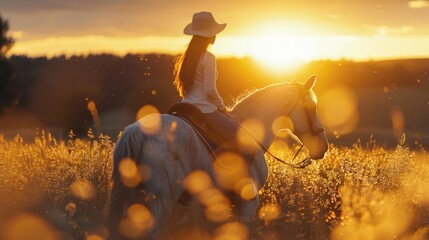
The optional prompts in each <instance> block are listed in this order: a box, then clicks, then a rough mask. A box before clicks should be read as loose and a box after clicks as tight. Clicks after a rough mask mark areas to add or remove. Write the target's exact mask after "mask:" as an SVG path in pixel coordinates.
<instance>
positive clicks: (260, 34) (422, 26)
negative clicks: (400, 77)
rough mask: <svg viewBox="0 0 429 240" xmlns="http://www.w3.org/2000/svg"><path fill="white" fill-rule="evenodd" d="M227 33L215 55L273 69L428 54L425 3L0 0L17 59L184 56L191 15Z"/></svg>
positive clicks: (387, 0) (392, 0) (423, 0)
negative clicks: (203, 15)
mask: <svg viewBox="0 0 429 240" xmlns="http://www.w3.org/2000/svg"><path fill="white" fill-rule="evenodd" d="M199 11H211V12H213V15H214V16H215V18H216V20H217V21H218V22H219V23H227V24H228V25H227V28H226V29H225V31H224V32H222V33H221V34H219V36H218V39H217V42H216V44H215V45H214V46H213V48H212V51H213V52H215V53H216V54H217V55H219V56H238V57H241V56H251V57H255V58H256V59H259V60H261V61H267V62H269V63H270V64H273V65H275V64H285V63H287V62H293V61H308V60H314V59H322V58H323V59H326V58H331V59H339V58H347V59H353V60H369V59H386V58H404V57H406V58H412V57H429V44H428V43H429V28H428V23H429V1H426V0H414V1H407V0H383V1H376V0H360V1H352V0H323V1H320V0H306V1H291V0H268V1H261V0H246V1H231V0H211V1H208V0H180V1H179V0H73V1H69V0H1V1H0V14H1V15H2V16H3V17H4V18H6V19H8V20H9V23H10V28H11V32H12V35H13V37H14V38H15V39H16V44H15V46H14V48H13V49H12V51H11V54H27V55H30V56H40V55H47V56H55V55H60V54H66V55H71V54H88V53H100V52H108V53H116V54H126V53H128V52H132V53H137V52H162V53H179V52H181V51H182V50H183V49H184V47H185V46H186V44H187V42H188V41H189V37H187V36H185V35H183V34H182V30H183V27H184V26H185V25H186V24H188V23H189V22H190V21H191V18H192V14H193V13H195V12H199Z"/></svg>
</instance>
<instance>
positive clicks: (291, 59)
mask: <svg viewBox="0 0 429 240" xmlns="http://www.w3.org/2000/svg"><path fill="white" fill-rule="evenodd" d="M250 49H251V52H250V55H251V57H253V58H254V59H255V60H256V61H258V62H260V63H261V64H262V65H263V66H265V67H266V68H269V69H270V70H273V71H277V72H281V71H286V70H287V69H290V68H293V67H296V66H297V65H300V64H302V63H304V62H308V61H310V60H312V59H314V58H315V56H316V50H315V42H314V41H313V40H312V39H309V38H305V37H296V36H288V35H277V34H275V33H272V34H267V35H264V36H261V37H257V38H255V39H253V40H252V41H251V43H250Z"/></svg>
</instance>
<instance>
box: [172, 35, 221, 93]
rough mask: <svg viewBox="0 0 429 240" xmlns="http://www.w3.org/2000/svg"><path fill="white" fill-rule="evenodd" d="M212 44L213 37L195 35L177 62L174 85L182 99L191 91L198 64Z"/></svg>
mask: <svg viewBox="0 0 429 240" xmlns="http://www.w3.org/2000/svg"><path fill="white" fill-rule="evenodd" d="M210 43H213V37H202V36H197V35H194V36H193V37H192V39H191V41H190V42H189V44H188V47H187V49H186V51H185V52H184V53H183V54H182V55H181V56H180V57H179V58H178V59H177V60H176V64H175V68H174V85H175V86H176V88H177V91H179V94H180V96H181V97H183V96H185V95H186V94H187V93H188V92H189V90H190V89H191V86H192V83H193V82H194V78H195V72H196V70H197V65H198V62H199V61H200V58H201V56H202V55H203V53H204V52H205V51H206V50H207V48H208V46H209V44H210Z"/></svg>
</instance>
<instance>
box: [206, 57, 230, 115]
mask: <svg viewBox="0 0 429 240" xmlns="http://www.w3.org/2000/svg"><path fill="white" fill-rule="evenodd" d="M205 60H206V61H205V62H204V92H205V94H206V95H207V97H208V99H209V100H210V102H212V103H213V104H214V105H216V106H217V108H218V109H219V110H221V111H223V110H225V109H226V107H225V104H224V103H223V99H222V97H221V96H220V95H219V92H218V91H217V88H216V79H217V72H216V71H217V70H216V58H215V56H214V55H213V54H211V53H209V52H207V53H206V56H205Z"/></svg>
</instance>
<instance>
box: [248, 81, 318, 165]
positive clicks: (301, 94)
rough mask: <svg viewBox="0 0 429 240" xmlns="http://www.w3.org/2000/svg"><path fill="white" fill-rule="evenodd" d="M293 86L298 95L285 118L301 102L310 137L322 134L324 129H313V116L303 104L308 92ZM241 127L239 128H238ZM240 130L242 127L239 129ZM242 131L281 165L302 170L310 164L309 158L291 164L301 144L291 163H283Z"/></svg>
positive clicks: (298, 85) (300, 87)
mask: <svg viewBox="0 0 429 240" xmlns="http://www.w3.org/2000/svg"><path fill="white" fill-rule="evenodd" d="M294 86H295V87H296V88H297V89H298V94H299V97H298V99H297V101H296V102H295V104H294V105H293V107H292V108H291V110H290V111H289V112H288V114H287V116H289V115H290V114H291V113H292V112H293V111H294V110H295V108H296V106H297V105H298V103H299V102H300V101H302V102H303V104H304V110H305V116H306V119H307V124H308V127H309V128H310V133H311V135H312V136H314V135H317V134H319V133H322V132H324V131H325V129H324V128H322V127H315V125H316V124H315V119H314V117H313V115H312V113H311V109H310V107H309V106H308V104H307V103H305V98H306V97H307V96H308V94H309V93H308V91H305V90H304V87H303V86H302V85H300V84H297V83H295V84H294ZM240 127H241V126H240ZM241 128H242V127H241ZM242 129H243V130H244V131H246V132H247V133H248V134H249V135H250V136H251V137H252V138H253V140H254V141H255V142H256V143H258V145H259V147H260V148H261V149H262V150H264V151H265V152H266V153H268V155H270V156H271V157H273V158H274V159H275V160H277V161H278V162H281V163H283V164H285V165H287V166H289V167H292V168H304V167H306V166H308V165H310V164H311V158H310V157H306V158H304V159H303V160H302V161H301V162H299V163H293V161H294V160H295V159H296V157H297V156H298V154H299V153H300V152H301V150H302V149H303V147H304V144H301V146H300V147H299V149H298V151H297V152H296V153H295V154H294V156H293V158H292V160H291V161H289V162H287V161H285V160H283V159H281V158H279V157H277V156H275V155H274V154H272V153H271V152H270V151H268V149H267V148H266V147H265V146H263V145H262V143H261V142H259V141H258V140H257V139H256V138H255V137H254V136H253V135H252V134H250V133H249V132H248V131H247V130H245V129H244V128H242Z"/></svg>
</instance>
